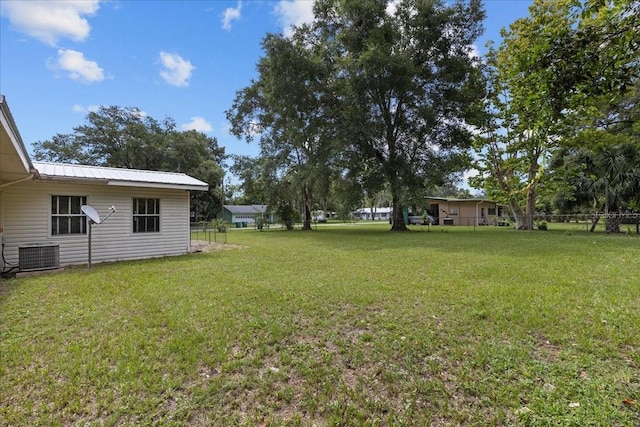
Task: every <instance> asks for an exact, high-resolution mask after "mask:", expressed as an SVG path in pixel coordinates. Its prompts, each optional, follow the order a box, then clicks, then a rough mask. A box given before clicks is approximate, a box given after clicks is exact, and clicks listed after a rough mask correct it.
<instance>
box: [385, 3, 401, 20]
mask: <svg viewBox="0 0 640 427" xmlns="http://www.w3.org/2000/svg"><path fill="white" fill-rule="evenodd" d="M400 1H401V0H390V1H389V3H387V15H390V16H393V15H395V14H396V11H397V10H398V5H399V4H400Z"/></svg>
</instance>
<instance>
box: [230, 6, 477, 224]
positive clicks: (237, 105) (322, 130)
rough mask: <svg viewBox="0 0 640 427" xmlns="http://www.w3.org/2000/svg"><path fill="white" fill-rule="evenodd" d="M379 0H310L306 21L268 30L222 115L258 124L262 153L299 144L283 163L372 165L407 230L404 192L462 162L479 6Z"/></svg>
mask: <svg viewBox="0 0 640 427" xmlns="http://www.w3.org/2000/svg"><path fill="white" fill-rule="evenodd" d="M387 3H388V2H387V1H386V0H318V1H316V2H315V5H314V14H315V19H314V21H313V22H312V23H311V24H309V25H305V26H302V27H300V28H296V29H295V31H294V35H293V36H292V37H291V38H290V39H285V38H284V37H283V36H274V35H269V36H267V38H266V39H265V42H264V45H265V57H264V58H263V59H262V60H261V61H260V64H259V67H258V71H259V72H260V75H259V77H258V79H257V80H256V81H255V82H253V84H252V85H251V86H250V87H248V88H246V89H243V90H241V91H239V92H238V96H237V97H236V101H235V102H234V105H233V106H232V108H231V110H230V111H229V113H228V115H229V117H230V119H231V121H232V123H234V129H235V133H236V134H237V135H251V134H252V132H253V131H255V130H256V125H257V126H258V128H257V129H259V131H260V143H261V147H262V154H263V155H264V154H269V155H272V154H274V153H276V152H278V147H289V148H292V147H295V149H296V153H301V152H303V153H305V156H298V159H299V160H300V161H301V162H300V163H299V164H296V165H294V166H295V168H294V167H293V166H291V167H289V168H288V170H291V169H297V170H298V171H302V170H305V173H307V174H308V173H311V171H313V172H314V173H315V172H317V171H318V168H317V166H319V165H323V164H328V163H329V164H332V165H336V166H339V167H340V168H341V169H342V170H346V171H347V172H345V173H348V171H351V170H353V171H356V173H355V175H359V176H366V175H367V173H366V171H363V173H358V172H357V171H359V170H362V168H364V167H367V168H368V170H369V171H375V172H376V174H377V175H376V178H377V180H378V181H379V182H381V183H386V184H388V185H389V187H390V191H391V194H392V198H393V203H392V204H393V208H394V215H393V226H392V229H394V230H405V229H406V227H405V224H404V221H403V218H402V207H403V204H406V203H407V201H408V200H409V198H410V195H411V194H412V193H415V192H416V191H419V189H420V188H426V186H427V184H428V183H429V184H436V185H439V184H441V183H443V182H444V180H445V178H446V177H448V176H450V175H452V173H453V172H455V171H459V170H462V169H464V166H466V165H467V164H468V160H469V158H468V153H467V151H466V148H467V147H468V146H469V144H470V140H471V138H470V133H469V131H468V130H467V129H468V124H469V122H470V121H472V120H473V119H474V108H473V107H474V106H475V104H476V101H478V100H479V99H480V98H481V97H482V95H483V93H482V87H481V85H479V84H478V83H479V78H478V76H479V70H478V67H477V65H478V63H477V60H476V58H474V57H473V56H472V48H471V45H472V43H473V41H474V40H475V39H476V38H477V37H478V36H479V35H480V34H481V32H482V25H481V22H482V19H483V17H484V13H483V10H482V8H481V4H480V1H479V0H472V1H469V2H463V1H457V2H455V3H454V4H452V5H449V4H447V3H445V2H443V1H439V0H432V1H417V0H403V1H400V2H399V3H398V4H397V9H396V10H395V12H393V13H392V12H390V11H388V10H387V5H388V4H387ZM272 47H273V48H272ZM267 64H268V65H273V64H285V65H286V66H285V67H281V68H279V70H280V72H278V73H274V72H273V68H267V67H265V65H267ZM287 68H289V69H291V68H294V69H295V70H297V72H294V73H287V72H286V70H287ZM274 76H275V77H276V80H277V82H278V87H275V86H274V84H273V79H274ZM282 76H286V78H282ZM312 153H313V154H312ZM282 160H283V162H282V163H281V164H285V162H284V158H282ZM303 164H304V165H309V166H310V167H309V168H306V167H303ZM301 182H308V179H306V180H302V181H301ZM301 185H303V184H301ZM303 191H304V190H303Z"/></svg>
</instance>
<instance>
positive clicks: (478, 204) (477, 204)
mask: <svg viewBox="0 0 640 427" xmlns="http://www.w3.org/2000/svg"><path fill="white" fill-rule="evenodd" d="M482 202H483V200H480V201H479V202H478V203H476V225H477V226H480V223H479V222H478V216H479V215H478V206H480V205H481V204H482Z"/></svg>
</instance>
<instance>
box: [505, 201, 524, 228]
mask: <svg viewBox="0 0 640 427" xmlns="http://www.w3.org/2000/svg"><path fill="white" fill-rule="evenodd" d="M509 207H510V208H511V213H512V214H513V217H514V218H515V220H516V230H526V229H527V228H526V226H527V215H526V213H525V211H524V210H523V209H522V206H520V203H518V200H516V199H515V198H513V197H512V198H511V199H509Z"/></svg>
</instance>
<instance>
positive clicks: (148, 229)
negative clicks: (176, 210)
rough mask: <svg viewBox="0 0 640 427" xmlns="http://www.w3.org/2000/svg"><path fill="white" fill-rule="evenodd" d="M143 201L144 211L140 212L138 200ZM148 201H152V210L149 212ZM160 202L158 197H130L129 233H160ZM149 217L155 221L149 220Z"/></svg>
mask: <svg viewBox="0 0 640 427" xmlns="http://www.w3.org/2000/svg"><path fill="white" fill-rule="evenodd" d="M141 201H144V212H140V207H141V205H140V202H141ZM149 202H152V207H153V209H152V212H149V207H150V206H149ZM161 217H162V215H161V204H160V198H159V197H132V198H131V233H132V234H136V235H137V234H147V233H160V232H161V231H162V230H161V227H160V221H161ZM150 219H155V221H152V222H150V221H149V220H150Z"/></svg>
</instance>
